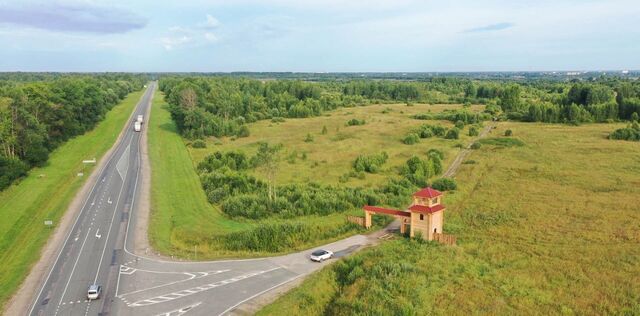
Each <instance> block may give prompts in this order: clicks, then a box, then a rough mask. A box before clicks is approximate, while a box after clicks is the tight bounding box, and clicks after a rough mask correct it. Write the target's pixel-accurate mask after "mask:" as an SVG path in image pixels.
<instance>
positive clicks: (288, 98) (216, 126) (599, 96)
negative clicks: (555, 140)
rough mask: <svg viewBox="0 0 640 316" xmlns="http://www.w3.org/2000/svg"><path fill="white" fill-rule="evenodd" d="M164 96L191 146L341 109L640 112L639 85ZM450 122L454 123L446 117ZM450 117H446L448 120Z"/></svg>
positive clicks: (510, 114) (381, 85)
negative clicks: (266, 122)
mask: <svg viewBox="0 0 640 316" xmlns="http://www.w3.org/2000/svg"><path fill="white" fill-rule="evenodd" d="M160 89H161V90H162V91H163V92H164V93H165V94H166V96H167V101H168V102H169V104H170V105H171V108H170V111H171V114H172V117H173V118H174V120H175V121H176V124H177V125H178V128H179V129H180V131H181V133H182V134H183V135H184V136H185V137H187V138H190V139H197V138H203V137H207V136H216V137H222V136H238V137H243V136H247V135H248V132H249V131H248V130H247V128H246V127H243V126H244V125H245V124H246V123H250V122H255V121H257V120H263V119H272V120H278V119H280V118H304V117H312V116H319V115H322V113H323V112H325V111H329V110H333V109H336V108H339V107H353V106H361V105H368V104H375V103H406V104H407V105H408V106H410V105H411V104H413V103H427V104H467V105H469V104H473V103H475V104H485V105H486V110H485V113H484V114H483V115H477V114H476V115H473V116H467V115H466V113H453V114H446V113H445V114H440V116H438V117H435V116H431V115H429V114H425V115H423V116H419V117H416V118H417V119H449V120H452V121H457V120H463V122H464V123H465V124H467V123H476V122H478V121H480V120H487V119H492V118H493V119H499V120H504V119H510V120H514V121H525V122H547V123H566V124H581V123H590V122H613V121H622V120H630V119H631V117H632V115H633V114H634V113H640V83H639V82H638V81H637V80H631V79H621V78H616V77H599V78H592V79H591V80H577V79H574V80H571V81H557V80H521V81H513V80H499V79H487V80H477V79H469V78H454V77H430V78H424V79H421V80H415V81H400V80H358V79H346V80H326V81H319V82H311V81H302V80H258V79H249V78H241V77H183V76H168V77H163V78H162V80H161V81H160ZM447 115H448V116H447ZM445 116H446V117H445Z"/></svg>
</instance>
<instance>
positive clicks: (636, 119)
mask: <svg viewBox="0 0 640 316" xmlns="http://www.w3.org/2000/svg"><path fill="white" fill-rule="evenodd" d="M639 121H640V116H638V112H633V114H631V122H639Z"/></svg>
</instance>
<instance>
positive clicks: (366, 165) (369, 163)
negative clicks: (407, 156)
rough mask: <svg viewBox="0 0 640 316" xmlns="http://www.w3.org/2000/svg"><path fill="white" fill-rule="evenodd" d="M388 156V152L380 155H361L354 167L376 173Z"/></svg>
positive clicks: (356, 169) (358, 170)
mask: <svg viewBox="0 0 640 316" xmlns="http://www.w3.org/2000/svg"><path fill="white" fill-rule="evenodd" d="M388 158H389V155H387V153H386V152H382V153H381V154H378V155H360V156H358V158H356V160H355V161H354V162H353V169H354V170H355V171H356V172H361V171H364V172H368V173H376V172H378V170H379V169H380V166H382V165H383V164H384V163H385V162H386V161H387V159H388Z"/></svg>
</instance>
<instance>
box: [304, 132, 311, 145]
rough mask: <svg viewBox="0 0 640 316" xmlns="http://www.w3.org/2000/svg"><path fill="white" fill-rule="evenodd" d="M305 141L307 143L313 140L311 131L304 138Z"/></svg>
mask: <svg viewBox="0 0 640 316" xmlns="http://www.w3.org/2000/svg"><path fill="white" fill-rule="evenodd" d="M304 142H305V143H311V142H313V136H312V135H311V133H308V134H307V137H305V138H304Z"/></svg>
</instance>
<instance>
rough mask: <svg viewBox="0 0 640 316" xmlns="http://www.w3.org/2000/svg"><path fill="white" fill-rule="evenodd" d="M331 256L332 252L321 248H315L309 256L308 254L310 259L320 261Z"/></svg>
mask: <svg viewBox="0 0 640 316" xmlns="http://www.w3.org/2000/svg"><path fill="white" fill-rule="evenodd" d="M332 257H333V252H331V251H329V250H323V249H320V250H316V251H314V252H312V253H311V256H309V258H310V259H311V261H316V262H322V261H325V260H327V259H331V258H332Z"/></svg>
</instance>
